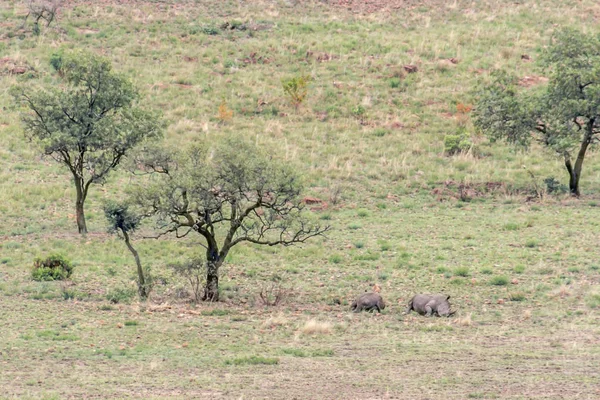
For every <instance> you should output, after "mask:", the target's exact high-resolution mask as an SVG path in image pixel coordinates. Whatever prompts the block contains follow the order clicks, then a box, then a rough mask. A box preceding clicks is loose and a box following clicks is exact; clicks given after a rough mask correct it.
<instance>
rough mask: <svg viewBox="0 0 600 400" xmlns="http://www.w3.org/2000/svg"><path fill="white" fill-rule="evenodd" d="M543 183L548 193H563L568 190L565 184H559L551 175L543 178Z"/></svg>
mask: <svg viewBox="0 0 600 400" xmlns="http://www.w3.org/2000/svg"><path fill="white" fill-rule="evenodd" d="M544 183H545V184H546V192H547V193H548V194H565V193H567V192H568V191H569V188H568V187H567V186H566V185H563V184H561V183H560V182H559V181H558V180H557V179H555V178H554V177H553V176H550V177H548V178H546V179H544Z"/></svg>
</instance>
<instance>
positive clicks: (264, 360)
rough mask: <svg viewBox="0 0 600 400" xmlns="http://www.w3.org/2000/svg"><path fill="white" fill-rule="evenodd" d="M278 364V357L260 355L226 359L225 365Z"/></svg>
mask: <svg viewBox="0 0 600 400" xmlns="http://www.w3.org/2000/svg"><path fill="white" fill-rule="evenodd" d="M275 364H279V359H278V358H273V357H262V356H250V357H239V358H234V359H233V360H226V361H225V365H275Z"/></svg>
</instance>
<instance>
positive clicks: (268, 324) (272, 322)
mask: <svg viewBox="0 0 600 400" xmlns="http://www.w3.org/2000/svg"><path fill="white" fill-rule="evenodd" d="M289 323H290V320H289V319H288V318H287V317H286V316H285V315H284V314H282V313H279V314H277V315H272V316H270V317H269V318H267V319H266V320H265V321H264V322H263V323H262V326H263V327H264V328H273V327H277V326H285V325H287V324H289Z"/></svg>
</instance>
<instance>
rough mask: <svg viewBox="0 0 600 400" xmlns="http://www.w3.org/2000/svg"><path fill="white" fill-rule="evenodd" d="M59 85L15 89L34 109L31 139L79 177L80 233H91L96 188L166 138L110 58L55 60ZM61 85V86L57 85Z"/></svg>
mask: <svg viewBox="0 0 600 400" xmlns="http://www.w3.org/2000/svg"><path fill="white" fill-rule="evenodd" d="M52 64H53V66H54V67H55V68H56V70H57V73H58V74H57V81H55V82H52V84H51V85H48V86H46V87H43V88H38V89H32V88H28V87H15V88H13V91H12V93H13V96H14V97H15V99H16V100H17V101H18V102H20V103H22V104H24V105H25V106H26V108H27V109H28V112H27V113H24V114H23V116H22V121H23V125H24V129H25V135H26V138H27V139H29V140H30V141H32V142H35V143H36V144H37V145H39V146H40V147H41V149H42V151H43V154H44V155H46V156H50V157H52V158H53V159H54V160H55V161H57V162H58V163H60V164H62V165H65V166H66V167H67V168H68V169H69V171H70V172H71V174H72V176H73V181H74V183H75V190H76V196H77V197H76V201H75V210H76V215H77V228H78V230H79V233H87V226H86V223H85V212H84V204H85V200H86V198H87V196H88V192H89V189H90V186H91V185H92V184H103V183H104V182H105V179H106V177H107V175H108V174H109V173H110V172H111V171H112V170H114V169H116V168H117V166H118V165H119V163H120V162H121V160H122V158H123V157H124V156H125V155H126V154H127V153H128V152H129V150H131V149H132V148H133V147H135V146H136V145H138V144H139V143H141V142H143V141H144V140H146V139H153V138H156V137H159V136H160V135H161V134H162V126H161V124H160V123H159V122H158V119H157V118H156V117H155V116H153V115H152V114H151V113H149V112H146V111H143V110H142V109H140V108H138V107H137V106H136V104H135V101H136V100H137V99H138V97H139V95H138V92H137V90H136V89H135V88H134V87H133V85H132V84H131V82H130V81H129V80H128V79H127V78H125V77H124V76H122V75H120V74H118V73H115V72H113V71H112V67H111V64H110V62H109V61H108V60H106V59H104V58H101V57H99V56H96V55H92V54H86V53H82V52H73V53H69V54H67V55H65V56H59V57H54V58H53V63H52ZM55 86H58V87H55Z"/></svg>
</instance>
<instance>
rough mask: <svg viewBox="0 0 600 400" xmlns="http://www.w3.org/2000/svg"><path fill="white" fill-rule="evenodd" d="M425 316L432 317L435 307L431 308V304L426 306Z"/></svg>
mask: <svg viewBox="0 0 600 400" xmlns="http://www.w3.org/2000/svg"><path fill="white" fill-rule="evenodd" d="M425 311H426V312H425V316H426V317H431V316H432V315H433V308H431V305H429V304H427V305H426V306H425Z"/></svg>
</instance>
